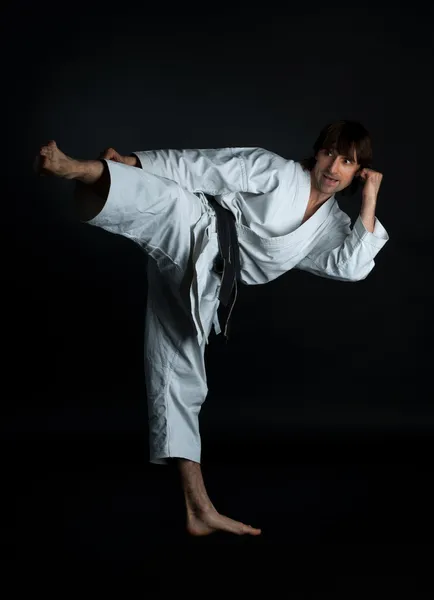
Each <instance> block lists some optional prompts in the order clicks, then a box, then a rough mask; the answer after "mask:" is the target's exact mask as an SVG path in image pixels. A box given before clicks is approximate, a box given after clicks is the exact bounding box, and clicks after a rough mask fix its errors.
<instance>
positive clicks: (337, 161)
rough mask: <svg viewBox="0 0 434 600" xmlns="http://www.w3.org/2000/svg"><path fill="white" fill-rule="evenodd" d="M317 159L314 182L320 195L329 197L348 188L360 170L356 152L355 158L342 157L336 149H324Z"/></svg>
mask: <svg viewBox="0 0 434 600" xmlns="http://www.w3.org/2000/svg"><path fill="white" fill-rule="evenodd" d="M315 158H316V164H315V166H314V168H313V169H312V173H311V174H312V182H313V184H314V186H315V188H316V189H317V190H318V191H319V192H320V193H322V194H326V195H327V196H329V197H330V196H332V195H333V194H336V192H340V191H341V190H343V189H344V188H346V187H348V186H349V185H350V183H351V182H352V180H353V178H354V176H355V175H356V173H357V171H358V170H359V169H360V165H359V163H358V162H357V156H356V152H355V150H354V154H353V156H342V155H340V154H337V151H336V150H335V149H334V148H330V149H329V150H327V149H325V148H323V149H322V150H320V151H319V152H318V154H317V155H316V156H315ZM328 176H329V177H330V178H329V177H328Z"/></svg>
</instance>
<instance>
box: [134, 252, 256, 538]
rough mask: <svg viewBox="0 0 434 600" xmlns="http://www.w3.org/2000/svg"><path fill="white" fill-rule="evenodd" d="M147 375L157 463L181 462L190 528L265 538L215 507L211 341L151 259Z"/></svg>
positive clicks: (211, 305) (210, 302)
mask: <svg viewBox="0 0 434 600" xmlns="http://www.w3.org/2000/svg"><path fill="white" fill-rule="evenodd" d="M217 282H218V278H217V277H215V275H214V274H213V273H212V272H210V275H209V281H208V282H207V285H206V287H205V290H206V293H205V294H204V296H203V299H202V306H201V312H202V314H203V315H205V318H204V325H205V335H206V337H208V335H209V332H210V329H211V325H212V318H213V315H214V313H215V311H216V310H217V307H218V298H217V291H218V287H217ZM145 348H146V350H145V374H146V391H147V397H148V414H149V442H150V458H151V462H153V463H156V464H165V463H167V461H168V459H171V458H174V459H175V460H176V461H177V463H178V468H179V474H180V477H181V484H182V488H183V492H184V498H185V505H186V526H187V531H188V533H189V534H191V535H194V536H203V535H209V534H211V533H213V532H215V531H218V530H220V531H227V532H231V533H235V534H237V535H243V534H250V535H259V534H260V533H261V530H260V529H255V528H253V527H251V526H250V525H245V524H244V523H241V522H238V521H234V520H233V519H229V518H228V517H225V516H223V515H221V514H220V513H219V512H218V511H217V510H216V508H215V507H214V505H213V504H212V502H211V500H210V498H209V496H208V494H207V491H206V488H205V484H204V480H203V476H202V470H201V465H200V462H201V461H200V456H201V442H200V433H199V412H200V409H201V406H202V404H203V402H204V401H205V398H206V395H207V393H208V387H207V377H206V369H205V341H203V342H202V343H201V344H199V342H198V340H197V337H196V334H195V331H194V328H193V326H192V324H191V322H190V321H189V320H188V318H187V317H186V314H185V312H184V311H183V309H181V308H180V306H179V301H178V299H177V297H176V294H174V293H172V291H171V289H170V287H169V286H168V285H167V282H166V281H165V280H164V277H163V276H162V275H161V273H160V272H159V270H158V269H157V266H156V264H155V263H154V262H153V261H151V260H150V261H148V306H147V313H146V329H145Z"/></svg>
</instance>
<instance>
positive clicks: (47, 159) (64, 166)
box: [34, 140, 79, 179]
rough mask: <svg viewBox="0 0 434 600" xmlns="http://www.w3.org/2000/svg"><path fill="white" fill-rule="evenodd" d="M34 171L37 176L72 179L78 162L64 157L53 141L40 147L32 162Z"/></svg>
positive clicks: (75, 173) (76, 170)
mask: <svg viewBox="0 0 434 600" xmlns="http://www.w3.org/2000/svg"><path fill="white" fill-rule="evenodd" d="M34 170H35V171H36V173H38V174H39V175H55V176H56V177H63V178H65V179H73V178H74V177H75V176H76V175H77V172H78V171H79V165H78V161H76V160H74V159H73V158H70V157H69V156H66V154H64V153H63V152H62V151H61V150H59V148H58V147H57V144H56V142H55V141H54V140H51V141H50V142H48V144H47V145H46V146H42V147H41V149H40V152H39V155H38V156H37V157H36V159H35V162H34Z"/></svg>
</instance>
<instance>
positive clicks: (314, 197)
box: [309, 173, 333, 206]
mask: <svg viewBox="0 0 434 600" xmlns="http://www.w3.org/2000/svg"><path fill="white" fill-rule="evenodd" d="M332 196H333V194H324V192H321V191H320V190H319V189H318V188H317V187H316V186H315V180H314V178H313V176H312V173H310V196H309V202H310V203H311V205H312V206H321V204H324V202H327V200H328V199H329V198H331V197H332Z"/></svg>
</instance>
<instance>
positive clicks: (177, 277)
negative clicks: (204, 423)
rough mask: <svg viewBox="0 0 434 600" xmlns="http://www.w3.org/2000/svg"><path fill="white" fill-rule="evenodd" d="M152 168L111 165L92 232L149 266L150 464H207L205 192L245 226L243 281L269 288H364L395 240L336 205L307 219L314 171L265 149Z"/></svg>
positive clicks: (209, 216)
mask: <svg viewBox="0 0 434 600" xmlns="http://www.w3.org/2000/svg"><path fill="white" fill-rule="evenodd" d="M133 154H134V155H135V156H137V158H138V159H139V161H140V163H141V166H142V168H141V169H138V168H136V167H129V166H126V165H123V164H119V163H115V162H113V161H109V160H107V161H106V163H107V166H108V169H109V173H110V190H109V194H108V198H107V201H106V204H105V205H104V207H103V209H102V211H101V212H100V213H99V214H98V215H97V216H96V217H95V218H94V219H92V220H91V221H88V223H90V224H91V225H96V226H98V227H102V228H104V229H106V230H107V231H110V232H112V233H116V234H120V235H124V236H126V237H128V238H130V239H131V240H133V241H135V242H136V243H138V244H139V245H140V246H141V247H142V248H143V249H144V251H145V252H146V253H147V254H148V255H149V256H150V258H151V260H149V261H148V265H149V266H148V304H147V313H146V328H145V345H146V351H145V376H146V388H147V395H148V415H149V448H150V462H152V463H155V464H166V463H167V459H168V458H172V457H182V458H187V459H190V460H193V461H195V462H200V457H201V440H200V433H199V412H200V409H201V406H202V404H203V402H204V400H205V398H206V395H207V392H208V388H207V377H206V372H205V364H204V352H205V344H206V343H207V342H208V336H209V334H210V331H211V327H212V326H213V325H214V328H215V331H216V333H217V334H218V333H220V331H221V329H220V323H219V320H218V316H217V308H218V306H219V300H218V292H219V289H220V281H221V279H220V276H219V275H218V274H217V273H216V272H215V271H214V270H213V265H214V261H215V259H216V258H217V256H218V239H217V228H216V216H215V212H214V210H213V209H212V208H211V206H210V205H209V203H208V202H207V200H206V198H205V197H204V193H207V194H211V195H213V196H214V197H215V198H216V200H217V201H218V202H219V203H220V204H221V205H222V206H224V207H225V208H227V209H229V210H230V211H231V212H232V213H233V215H234V216H235V221H236V230H237V235H238V241H239V247H240V266H241V281H242V282H243V283H245V284H247V285H255V284H263V283H266V282H268V281H272V280H273V279H276V278H277V277H279V276H280V275H282V274H283V273H285V272H287V271H288V270H290V269H292V268H298V269H303V270H305V271H309V272H311V273H313V274H315V275H319V276H321V277H327V278H333V279H337V280H340V281H359V280H361V279H364V278H366V277H367V275H368V274H369V273H370V272H371V271H372V269H373V268H374V265H375V263H374V258H375V256H376V255H377V254H378V252H379V251H380V250H381V248H382V247H383V246H384V245H385V244H386V242H387V241H388V239H389V236H388V234H387V232H386V230H385V229H384V227H383V226H382V224H381V223H380V222H379V220H378V219H377V218H376V219H375V229H374V232H373V233H371V232H369V231H367V229H366V228H365V226H364V225H363V222H362V220H361V218H360V216H359V217H358V218H357V220H356V222H355V224H354V227H353V228H352V229H351V227H350V224H351V219H350V218H349V216H348V215H347V214H346V213H344V212H343V211H342V210H341V209H340V208H339V206H338V203H337V201H336V199H335V197H334V196H332V197H331V198H329V199H328V200H327V201H326V202H325V203H324V204H323V205H322V206H321V207H320V208H319V209H318V210H317V211H316V213H315V214H314V215H313V216H311V217H310V218H309V219H308V220H307V221H305V222H304V223H303V224H302V219H303V216H304V213H305V210H306V207H307V203H308V201H309V195H310V188H311V179H310V173H309V172H308V171H304V170H303V168H302V167H301V165H300V164H299V163H297V162H295V161H293V160H288V159H284V158H282V157H281V156H278V155H277V154H275V153H273V152H270V151H268V150H265V149H263V148H219V149H200V150H190V149H187V150H149V151H139V152H134V153H133Z"/></svg>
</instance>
